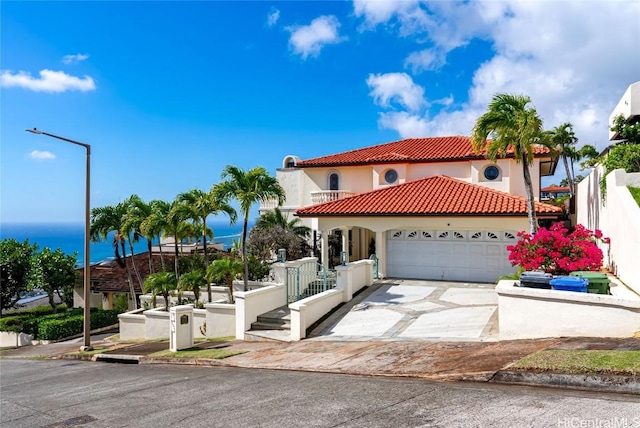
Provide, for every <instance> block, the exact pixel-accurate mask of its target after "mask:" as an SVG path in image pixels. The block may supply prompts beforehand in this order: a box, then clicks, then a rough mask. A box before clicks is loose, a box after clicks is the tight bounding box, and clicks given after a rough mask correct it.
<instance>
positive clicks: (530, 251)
mask: <svg viewBox="0 0 640 428" xmlns="http://www.w3.org/2000/svg"><path fill="white" fill-rule="evenodd" d="M518 238H519V240H518V242H517V243H516V244H515V245H510V246H508V247H507V251H509V252H510V253H509V261H510V262H511V264H512V265H514V266H520V267H521V268H523V269H525V270H543V271H545V272H549V273H552V274H554V275H566V274H569V273H570V272H573V271H582V270H586V271H594V270H598V269H599V268H600V267H601V266H602V251H601V250H600V248H598V245H597V242H598V241H600V242H603V243H607V244H608V243H609V239H608V238H603V237H602V232H600V231H599V230H595V231H593V232H592V231H590V230H587V229H586V228H585V227H584V226H582V225H581V224H578V225H576V226H575V228H574V230H573V232H571V233H569V231H568V230H567V229H566V228H565V227H564V226H563V225H562V223H556V224H554V225H553V226H551V228H550V229H548V230H547V229H545V228H540V229H539V230H538V231H537V232H536V233H535V234H529V233H526V232H519V233H518Z"/></svg>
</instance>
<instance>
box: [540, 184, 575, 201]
mask: <svg viewBox="0 0 640 428" xmlns="http://www.w3.org/2000/svg"><path fill="white" fill-rule="evenodd" d="M569 194H570V192H569V188H568V187H563V186H548V187H544V188H542V189H540V200H541V201H549V200H551V199H557V198H562V197H563V196H569Z"/></svg>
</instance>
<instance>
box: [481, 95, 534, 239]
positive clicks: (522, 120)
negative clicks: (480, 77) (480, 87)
mask: <svg viewBox="0 0 640 428" xmlns="http://www.w3.org/2000/svg"><path fill="white" fill-rule="evenodd" d="M530 102H531V99H530V98H529V97H528V96H526V95H510V94H496V95H494V97H493V99H492V100H491V102H490V103H489V106H488V108H487V111H486V112H485V113H484V114H483V115H482V116H480V117H479V118H478V120H477V121H476V123H475V125H474V127H473V132H472V136H471V141H472V144H473V148H474V150H475V151H476V152H481V151H483V150H484V151H486V157H487V159H489V160H491V161H492V162H495V161H496V159H497V158H498V157H505V156H507V155H508V154H509V153H513V154H514V155H515V160H516V162H517V163H521V164H522V174H523V177H524V187H525V191H526V193H527V212H528V217H529V231H530V233H532V234H533V233H535V232H536V231H537V230H538V223H537V221H536V210H535V199H534V197H533V186H532V184H531V174H530V172H529V167H530V165H531V164H532V163H533V150H534V146H535V145H536V144H540V143H542V142H543V141H545V135H544V132H543V129H542V119H540V116H538V112H537V111H536V109H535V108H533V107H527V104H529V103H530ZM489 136H491V138H492V139H491V141H487V138H488V137H489Z"/></svg>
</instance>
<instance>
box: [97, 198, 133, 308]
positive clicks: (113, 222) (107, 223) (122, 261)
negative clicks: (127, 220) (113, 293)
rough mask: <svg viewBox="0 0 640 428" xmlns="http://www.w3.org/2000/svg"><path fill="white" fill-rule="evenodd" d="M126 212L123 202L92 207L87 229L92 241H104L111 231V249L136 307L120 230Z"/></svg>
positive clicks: (123, 240) (131, 279)
mask: <svg viewBox="0 0 640 428" xmlns="http://www.w3.org/2000/svg"><path fill="white" fill-rule="evenodd" d="M126 212H127V207H126V206H125V205H124V204H123V203H118V204H117V205H106V206H104V207H96V208H93V209H92V210H91V227H90V229H89V236H90V237H91V240H92V241H93V242H100V241H106V240H107V237H108V235H109V233H111V232H113V249H114V253H115V257H116V261H117V262H118V264H119V265H120V266H123V267H124V268H125V271H126V272H127V279H128V281H129V291H130V292H131V298H132V299H133V302H134V308H135V309H138V303H137V300H136V290H135V288H134V286H133V278H132V276H131V271H130V270H129V265H128V264H127V257H126V251H125V248H124V243H125V239H124V235H123V233H122V230H121V226H122V218H123V217H124V215H125V214H126ZM120 251H122V256H120ZM123 257H124V258H123ZM86 268H87V267H86V266H85V269H86Z"/></svg>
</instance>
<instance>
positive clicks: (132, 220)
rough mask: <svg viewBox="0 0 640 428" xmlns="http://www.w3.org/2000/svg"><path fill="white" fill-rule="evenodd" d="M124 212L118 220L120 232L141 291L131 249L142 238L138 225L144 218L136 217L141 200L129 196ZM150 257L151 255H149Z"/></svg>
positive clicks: (138, 274)
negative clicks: (127, 248)
mask: <svg viewBox="0 0 640 428" xmlns="http://www.w3.org/2000/svg"><path fill="white" fill-rule="evenodd" d="M123 204H124V206H125V212H124V214H123V216H122V218H121V219H120V231H121V233H122V236H123V237H124V239H125V241H126V242H127V243H128V244H129V251H130V254H131V266H133V272H134V273H135V275H136V278H137V279H138V284H140V289H142V277H141V276H140V271H139V270H138V266H137V264H136V258H135V255H136V253H135V249H134V248H133V244H134V243H137V242H138V241H140V237H141V236H142V234H141V232H140V224H141V223H142V221H143V220H144V218H143V217H142V216H141V215H140V216H139V215H137V212H136V211H137V209H136V204H140V205H141V204H143V202H142V199H140V197H139V196H138V195H131V196H129V198H128V199H126V200H125V201H124V203H123ZM149 256H151V255H149Z"/></svg>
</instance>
